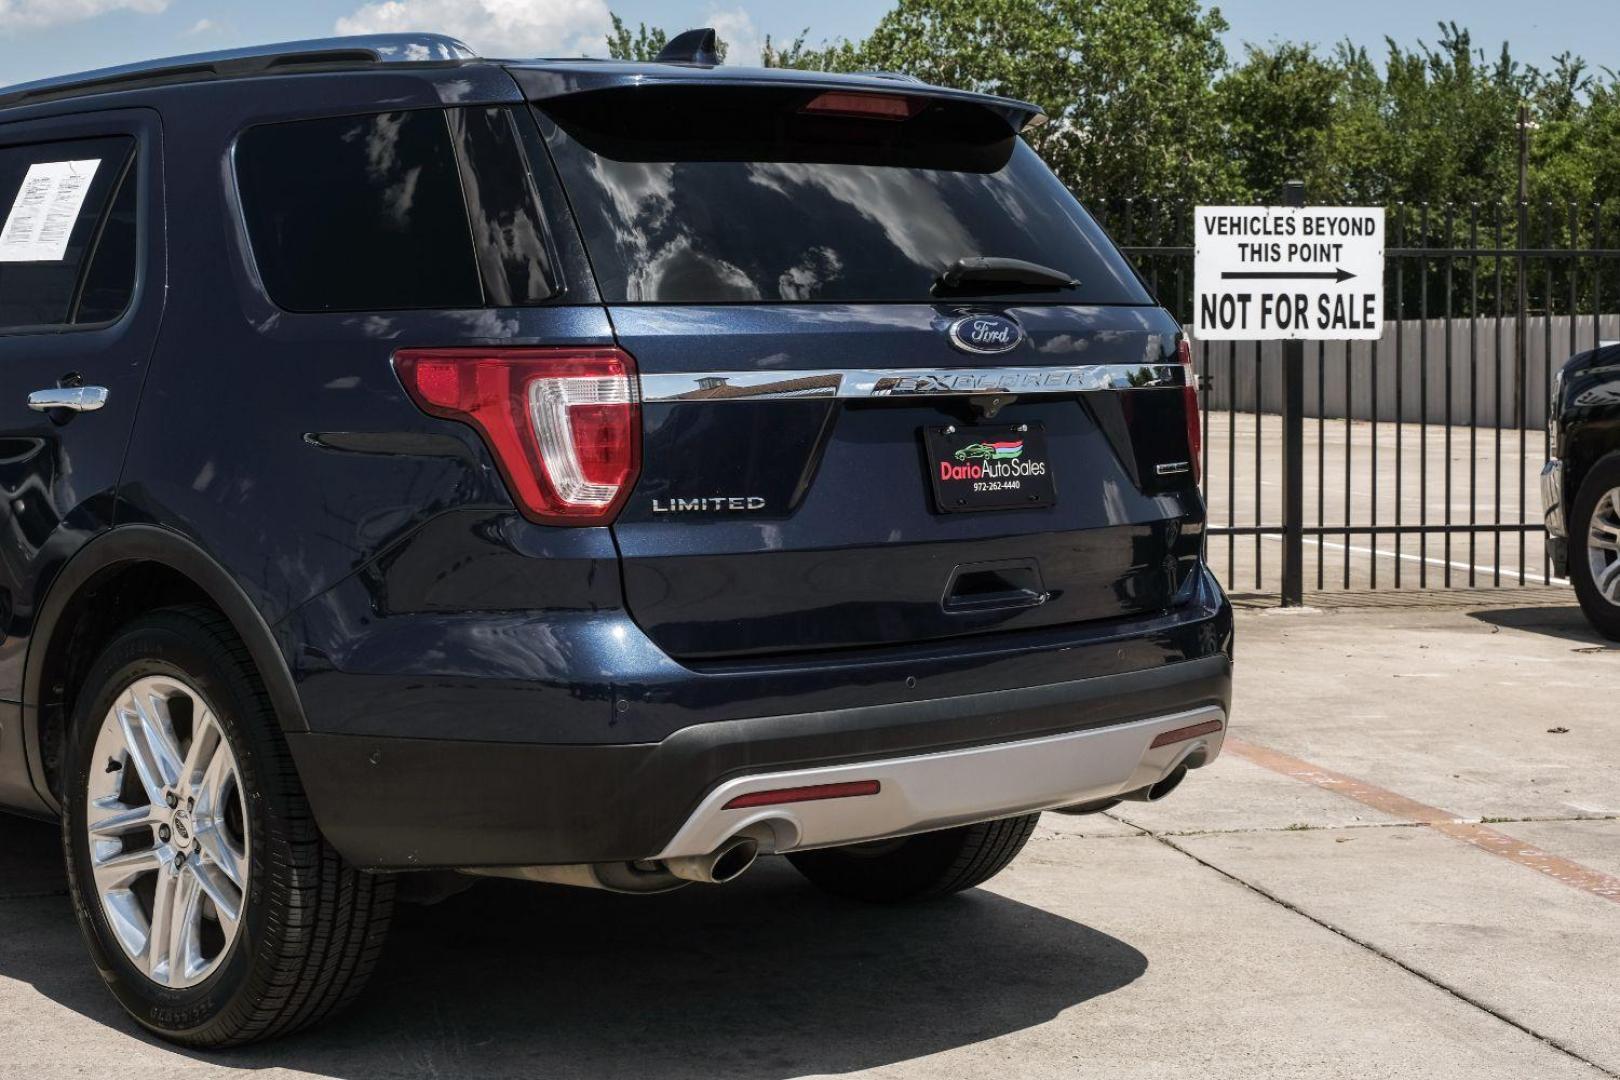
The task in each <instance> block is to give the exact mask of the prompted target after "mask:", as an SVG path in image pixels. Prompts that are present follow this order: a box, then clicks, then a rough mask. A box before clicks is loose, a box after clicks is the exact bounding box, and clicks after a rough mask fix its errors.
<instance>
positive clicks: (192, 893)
mask: <svg viewBox="0 0 1620 1080" xmlns="http://www.w3.org/2000/svg"><path fill="white" fill-rule="evenodd" d="M137 697H139V700H140V701H141V702H143V703H144V705H143V706H138V705H137V704H136V699H137ZM115 706H116V707H117V708H118V715H114V711H113V710H114V708H115ZM148 732H155V733H156V734H155V735H149V734H148ZM132 746H133V747H139V748H140V753H139V754H137V753H136V752H135V751H133V750H131V749H130V748H131V747H132ZM205 763H206V764H205ZM154 793H155V794H156V795H157V798H155V799H154V798H153V794H154ZM170 794H175V795H176V801H175V802H174V803H173V804H170V803H169V798H168V796H169V795H170ZM92 798H93V799H95V800H96V801H95V802H94V804H92V802H91V800H92ZM63 803H64V809H63V816H62V836H63V848H64V851H65V855H66V861H67V871H68V886H69V891H70V894H71V896H72V899H73V904H74V908H75V910H76V913H77V915H78V919H79V926H80V929H81V930H82V931H83V933H84V937H85V941H86V942H87V944H88V945H89V948H90V953H91V957H92V959H93V960H94V961H95V964H96V967H97V969H99V970H100V972H101V976H102V978H103V980H104V981H105V982H106V983H107V986H108V988H109V989H110V990H111V991H112V992H113V995H114V996H115V997H117V999H118V1001H119V1003H120V1004H121V1005H123V1007H124V1008H125V1009H126V1010H127V1011H128V1012H129V1014H130V1016H131V1017H133V1018H134V1019H135V1020H136V1021H138V1022H139V1023H140V1024H142V1025H143V1026H145V1027H146V1028H148V1029H149V1030H151V1031H152V1032H154V1033H155V1034H157V1035H159V1036H161V1037H162V1038H164V1039H168V1040H170V1041H172V1042H176V1043H180V1044H182V1045H185V1046H192V1047H209V1048H217V1047H225V1046H233V1045H239V1044H242V1043H248V1042H253V1041H256V1040H259V1039H264V1038H269V1037H273V1036H279V1035H284V1034H287V1033H289V1032H292V1031H295V1030H297V1029H299V1028H302V1027H305V1026H306V1025H309V1024H312V1023H315V1022H316V1021H318V1020H321V1019H323V1018H325V1017H326V1016H328V1015H330V1014H331V1013H333V1012H334V1011H336V1010H337V1009H339V1008H341V1007H343V1006H344V1005H346V1004H348V1003H349V1002H350V1001H351V1000H353V998H354V997H355V996H356V995H357V994H358V993H359V991H360V989H361V987H362V986H363V985H364V983H365V981H366V979H367V977H368V976H369V975H370V974H371V971H372V969H373V968H374V967H375V966H376V963H377V960H378V957H379V956H380V954H381V952H382V947H383V941H384V939H385V938H386V936H387V932H388V923H389V918H390V915H391V913H392V908H393V896H394V883H393V880H392V879H390V878H387V877H383V876H375V875H367V874H362V873H359V872H358V871H356V870H354V869H353V868H352V867H350V866H348V865H346V864H345V863H344V862H343V860H342V858H341V857H340V856H339V855H338V854H337V852H336V851H334V850H333V849H332V848H331V846H329V845H328V844H327V843H326V841H325V840H324V839H323V838H322V836H321V834H320V831H319V830H318V829H317V828H316V825H315V821H314V819H313V817H312V816H311V814H310V809H309V804H308V802H307V800H306V799H305V796H304V792H303V788H302V786H301V785H300V784H299V781H298V775H297V773H296V771H295V770H294V767H293V763H292V759H291V757H290V756H289V753H288V750H287V745H286V741H285V740H284V739H283V738H282V735H281V729H280V725H279V723H278V721H277V718H276V715H275V712H274V709H273V708H272V707H271V704H270V701H269V698H268V696H267V695H266V693H265V690H264V686H263V684H262V683H261V682H260V680H259V678H258V676H257V674H256V672H255V671H254V669H253V666H252V664H251V662H250V661H249V659H248V655H247V650H246V649H245V648H244V647H243V645H242V643H241V642H240V640H238V639H237V637H236V635H235V634H234V633H233V632H232V630H231V627H230V624H229V623H228V622H227V621H226V620H225V619H224V618H223V617H222V616H220V615H219V614H218V613H217V612H214V611H212V610H209V609H207V608H201V607H175V608H166V609H163V610H161V611H157V612H153V613H152V614H150V615H147V616H144V617H142V618H140V619H137V620H135V621H133V622H131V623H130V624H129V625H127V626H126V627H124V628H123V629H122V630H120V631H119V632H118V633H117V635H116V636H115V637H114V638H113V640H112V641H111V642H110V643H109V644H108V645H107V647H106V648H105V649H104V650H103V651H102V653H101V655H100V656H99V657H97V659H96V660H95V662H94V664H93V666H92V667H91V670H90V673H89V675H88V676H87V677H86V679H85V681H84V684H83V687H82V692H81V693H80V694H79V697H78V702H77V705H76V707H75V710H74V715H73V717H72V721H71V727H70V732H69V745H68V757H67V774H66V777H65V784H64V788H63ZM171 805H172V809H171V808H169V807H170V806H171ZM143 810H144V813H145V816H144V818H143V817H142V816H141V815H142V812H143ZM92 822H94V823H95V824H96V827H97V833H98V835H97V836H96V837H95V838H94V839H92V837H91V834H90V828H91V823H92ZM147 849H150V850H149V851H148V850H147ZM98 874H99V875H100V876H99V878H98ZM160 898H163V899H165V901H166V902H165V903H163V904H162V905H160V904H159V903H158V901H159V899H160ZM160 912H163V913H166V914H159V913H160ZM233 915H234V918H232V916H233ZM109 916H113V918H109ZM154 918H157V919H158V926H157V930H158V932H156V933H154V932H153V929H154V925H153V920H154ZM143 919H144V920H145V925H144V927H143V926H142V925H141V924H142V920H143ZM165 922H167V924H168V926H167V929H168V930H169V931H170V932H167V933H166V932H164V931H165V926H164V923H165ZM115 927H116V929H115Z"/></svg>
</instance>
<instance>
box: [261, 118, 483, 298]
mask: <svg viewBox="0 0 1620 1080" xmlns="http://www.w3.org/2000/svg"><path fill="white" fill-rule="evenodd" d="M236 169H237V177H238V181H239V183H240V186H241V191H242V206H243V211H244V213H245V215H246V218H247V226H248V235H249V237H250V239H251V240H252V242H253V254H254V257H255V259H256V260H257V261H258V266H259V274H260V276H261V277H262V278H263V280H264V284H265V288H266V289H267V290H268V291H269V293H270V297H271V299H272V300H274V301H275V302H276V303H277V304H278V305H280V306H281V307H284V308H286V309H288V310H290V311H376V310H386V309H391V308H459V307H479V306H481V305H482V304H483V302H484V295H483V289H482V287H481V285H480V283H479V276H478V264H477V261H476V259H475V258H474V256H473V246H472V239H471V236H470V234H469V232H468V226H467V210H466V206H465V204H464V203H463V200H462V195H461V183H460V180H459V178H458V176H457V172H456V156H455V151H454V149H453V147H452V144H451V141H450V131H449V127H448V125H447V122H446V119H445V115H444V113H443V112H441V111H438V110H433V109H429V110H422V111H417V112H395V113H377V114H374V115H369V116H343V117H333V118H330V119H322V120H300V121H295V122H293V123H287V124H270V125H266V126H263V127H256V128H252V129H250V130H248V131H247V132H245V133H243V135H242V137H241V138H240V139H239V140H238V142H237V148H236Z"/></svg>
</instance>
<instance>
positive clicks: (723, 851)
mask: <svg viewBox="0 0 1620 1080" xmlns="http://www.w3.org/2000/svg"><path fill="white" fill-rule="evenodd" d="M757 858H759V841H758V840H755V839H754V838H753V837H751V836H733V837H732V838H731V839H730V840H727V841H726V842H725V843H723V844H721V845H720V846H719V847H717V848H715V849H714V850H713V851H711V852H709V853H708V854H707V855H682V856H680V857H679V858H675V859H666V860H665V861H664V868H665V869H667V870H668V871H669V872H670V873H671V874H674V875H675V876H676V877H678V878H681V879H683V880H685V881H698V882H702V883H703V884H705V885H724V884H725V883H726V882H728V881H731V880H733V879H735V878H737V877H740V876H742V874H743V872H744V871H745V870H747V869H748V868H749V867H750V866H753V865H754V860H755V859H757Z"/></svg>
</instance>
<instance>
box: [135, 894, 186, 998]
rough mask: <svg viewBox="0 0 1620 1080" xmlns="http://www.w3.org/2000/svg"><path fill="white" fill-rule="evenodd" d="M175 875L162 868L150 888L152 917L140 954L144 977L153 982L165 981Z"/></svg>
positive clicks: (171, 930)
mask: <svg viewBox="0 0 1620 1080" xmlns="http://www.w3.org/2000/svg"><path fill="white" fill-rule="evenodd" d="M178 880H179V879H178V877H177V876H176V875H174V874H172V873H170V872H169V868H168V867H164V868H163V869H162V870H160V871H159V872H158V876H157V884H156V885H155V886H154V887H153V889H152V918H151V921H150V923H149V924H148V925H147V930H146V949H145V952H144V953H143V954H142V956H141V957H140V959H141V960H143V961H145V964H146V974H147V977H148V978H150V979H152V980H153V981H154V982H159V983H162V984H163V985H165V986H168V985H170V984H169V940H170V938H171V937H172V936H173V929H172V927H171V924H172V923H173V922H174V893H175V885H176V883H177V881H178Z"/></svg>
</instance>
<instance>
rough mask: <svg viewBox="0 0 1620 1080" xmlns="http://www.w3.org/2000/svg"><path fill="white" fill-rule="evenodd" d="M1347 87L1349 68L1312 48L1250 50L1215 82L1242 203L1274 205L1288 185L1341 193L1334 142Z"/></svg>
mask: <svg viewBox="0 0 1620 1080" xmlns="http://www.w3.org/2000/svg"><path fill="white" fill-rule="evenodd" d="M1345 82H1346V78H1345V71H1344V69H1343V68H1342V67H1341V66H1340V65H1338V64H1336V63H1334V62H1333V60H1331V59H1327V58H1324V57H1321V56H1319V55H1317V52H1316V49H1315V48H1314V47H1313V46H1310V45H1296V44H1292V43H1290V42H1280V43H1277V44H1273V45H1271V46H1269V47H1264V48H1262V47H1259V46H1255V45H1250V46H1248V47H1247V49H1246V54H1245V57H1244V61H1243V63H1242V64H1241V65H1239V66H1238V67H1235V68H1233V69H1231V70H1230V71H1228V72H1227V73H1226V75H1224V76H1223V77H1222V78H1221V79H1220V81H1219V82H1217V83H1216V84H1215V96H1216V108H1217V110H1218V112H1219V115H1220V116H1221V118H1222V121H1223V128H1224V138H1225V143H1226V152H1227V154H1228V155H1229V156H1230V158H1231V161H1232V167H1233V168H1234V169H1235V170H1236V173H1237V177H1238V181H1239V183H1240V185H1241V187H1240V191H1239V194H1240V196H1241V197H1242V198H1244V199H1246V200H1248V201H1252V202H1267V201H1270V200H1272V199H1275V198H1276V197H1277V192H1278V190H1279V188H1280V187H1281V185H1282V184H1283V182H1284V181H1285V180H1303V181H1305V185H1306V190H1307V191H1310V192H1312V193H1313V194H1315V195H1317V196H1318V197H1319V198H1325V197H1326V196H1327V193H1328V192H1329V191H1334V190H1335V189H1337V188H1338V187H1339V182H1338V179H1337V177H1336V176H1335V175H1334V168H1333V160H1334V149H1335V147H1334V141H1333V138H1332V136H1333V132H1334V129H1335V127H1336V126H1337V125H1338V120H1339V113H1340V110H1341V108H1342V107H1343V100H1342V98H1343V93H1342V92H1343V90H1344V86H1345ZM1335 193H1336V191H1335Z"/></svg>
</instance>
